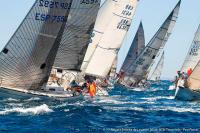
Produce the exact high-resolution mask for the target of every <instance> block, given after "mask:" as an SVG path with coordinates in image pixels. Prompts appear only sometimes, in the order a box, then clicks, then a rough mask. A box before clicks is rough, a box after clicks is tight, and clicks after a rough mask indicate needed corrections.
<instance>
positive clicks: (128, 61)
mask: <svg viewBox="0 0 200 133" xmlns="http://www.w3.org/2000/svg"><path fill="white" fill-rule="evenodd" d="M144 48H145V38H144V29H143V25H142V22H141V23H140V25H139V27H138V30H137V32H136V35H135V37H134V39H133V41H132V43H131V46H130V48H129V51H128V53H127V55H126V58H125V60H124V62H123V64H122V67H121V69H120V71H119V79H118V83H121V82H123V78H124V74H125V73H128V68H129V67H130V66H131V65H132V62H134V61H135V60H136V59H137V57H138V55H139V54H140V53H141V51H142V50H143V49H144ZM122 84H123V83H122Z"/></svg>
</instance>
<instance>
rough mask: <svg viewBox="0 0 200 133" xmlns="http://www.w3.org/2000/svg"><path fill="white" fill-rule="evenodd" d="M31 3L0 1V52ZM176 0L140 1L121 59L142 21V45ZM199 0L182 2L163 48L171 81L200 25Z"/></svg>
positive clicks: (165, 66) (30, 1)
mask: <svg viewBox="0 0 200 133" xmlns="http://www.w3.org/2000/svg"><path fill="white" fill-rule="evenodd" d="M34 1H35V0H12V1H7V0H4V1H1V4H0V18H1V19H0V20H1V21H0V31H1V32H0V50H1V49H2V48H3V47H4V46H5V44H6V43H7V42H8V40H9V38H10V37H11V36H12V34H13V33H14V32H15V30H16V29H17V27H18V26H19V24H20V23H21V21H22V20H23V18H24V17H25V15H26V14H27V12H28V11H29V9H30V7H31V6H32V4H33V3H34ZM177 2H178V0H140V3H139V5H138V7H137V11H136V14H135V16H134V21H133V24H132V26H131V30H130V32H129V34H128V36H127V37H126V39H125V40H126V41H125V43H124V45H123V47H122V49H121V51H120V60H122V59H123V57H124V55H125V53H126V52H127V50H128V47H129V46H130V43H131V41H132V39H133V37H134V35H135V32H136V30H137V27H138V25H139V23H140V21H141V20H142V22H143V26H144V32H145V40H146V44H147V43H148V42H149V40H150V39H151V38H152V36H153V35H154V34H155V32H156V31H157V30H158V28H159V26H160V25H161V24H162V23H163V21H164V20H165V19H166V18H167V16H168V15H169V13H170V12H171V10H172V9H173V8H174V6H175V5H176V3H177ZM199 6H200V0H182V3H181V8H180V12H179V18H178V20H177V23H176V25H175V27H174V29H173V32H172V35H171V36H170V38H169V40H168V42H167V44H166V47H165V64H164V70H163V77H167V78H172V77H173V76H174V75H175V73H176V71H177V70H178V69H180V67H181V65H182V63H183V60H184V58H185V56H186V54H187V51H188V49H189V47H190V44H191V42H192V40H193V37H194V33H195V31H196V30H197V27H198V25H199V24H200V10H199V9H200V8H199Z"/></svg>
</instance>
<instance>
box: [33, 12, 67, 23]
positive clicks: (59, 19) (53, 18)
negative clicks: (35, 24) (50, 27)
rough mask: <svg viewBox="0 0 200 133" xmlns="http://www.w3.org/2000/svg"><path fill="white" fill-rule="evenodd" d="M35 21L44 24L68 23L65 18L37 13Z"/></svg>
mask: <svg viewBox="0 0 200 133" xmlns="http://www.w3.org/2000/svg"><path fill="white" fill-rule="evenodd" d="M35 20H39V21H44V22H47V21H48V22H57V23H59V22H66V21H67V19H66V18H65V16H56V15H50V14H44V13H36V14H35Z"/></svg>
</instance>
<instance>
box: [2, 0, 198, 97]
mask: <svg viewBox="0 0 200 133" xmlns="http://www.w3.org/2000/svg"><path fill="white" fill-rule="evenodd" d="M138 2H139V0H105V2H104V3H103V4H102V5H100V3H101V0H92V1H84V0H59V2H58V1H56V0H52V1H48V0H46V1H41V0H36V1H35V3H34V4H33V6H32V7H31V9H30V11H29V12H28V14H27V15H26V17H25V18H24V20H23V21H22V23H21V24H20V26H19V27H18V29H17V30H16V32H15V33H14V35H13V36H12V37H11V38H10V40H9V41H8V43H7V44H6V46H5V47H4V48H3V50H2V51H1V53H0V87H1V88H0V89H6V90H10V91H17V92H21V93H28V94H32V95H40V96H48V97H56V98H72V97H73V98H74V97H80V96H81V95H82V94H81V92H80V93H74V91H72V90H71V89H69V86H70V84H71V83H72V82H74V83H75V82H77V83H78V84H81V85H83V84H84V83H85V80H86V77H87V78H89V79H93V80H95V82H96V83H97V88H99V89H100V90H101V91H104V94H105V95H107V94H108V93H107V91H106V89H105V88H106V87H108V84H109V80H110V81H111V79H112V80H114V81H113V82H112V85H111V86H112V87H113V86H114V84H115V82H116V81H117V80H118V83H120V84H122V85H125V86H126V87H128V88H133V87H137V86H138V85H139V84H140V83H141V81H143V80H147V79H148V80H153V81H158V80H160V77H161V74H162V68H163V65H164V52H163V49H164V46H165V44H166V42H167V40H168V38H169V36H170V35H171V33H172V30H173V27H174V26H175V23H176V20H177V18H178V13H179V8H180V4H181V0H179V2H178V3H177V5H176V6H175V8H174V9H173V10H172V12H171V13H170V15H169V16H168V17H167V19H166V20H165V21H164V23H163V24H162V25H161V26H160V28H159V29H158V31H157V32H156V33H155V35H154V36H153V37H152V39H151V40H150V41H149V43H148V44H147V45H146V46H145V37H144V29H143V25H142V23H140V25H139V27H138V30H137V32H136V35H135V38H134V39H133V41H132V44H131V46H130V48H129V50H128V53H127V55H126V58H125V60H124V62H123V65H122V67H121V68H120V71H119V73H118V74H116V69H117V62H118V58H117V56H118V52H119V49H120V48H121V46H122V44H123V41H124V40H125V38H126V37H127V32H128V31H129V28H130V25H131V23H132V19H133V16H134V14H135V11H136V7H137V4H138ZM199 39H200V26H199V27H198V30H197V32H196V33H195V37H194V39H193V42H192V45H191V47H190V49H189V52H188V54H187V56H186V59H185V61H184V64H183V66H182V69H181V72H187V70H188V69H190V70H193V72H192V73H191V75H189V77H188V79H187V83H188V84H187V87H178V88H177V90H176V94H175V97H176V98H178V99H183V100H193V99H200V91H199V89H200V76H199V73H200V56H199V54H200V50H199V49H200V46H199V45H200V44H199V42H200V40H199ZM159 53H162V54H161V56H160V60H159V61H158V63H157V65H156V67H155V69H154V70H151V69H152V68H151V66H152V65H153V63H154V62H155V58H156V57H157V56H158V55H159ZM150 71H152V73H151V75H150V74H149V73H150ZM110 84H111V82H110Z"/></svg>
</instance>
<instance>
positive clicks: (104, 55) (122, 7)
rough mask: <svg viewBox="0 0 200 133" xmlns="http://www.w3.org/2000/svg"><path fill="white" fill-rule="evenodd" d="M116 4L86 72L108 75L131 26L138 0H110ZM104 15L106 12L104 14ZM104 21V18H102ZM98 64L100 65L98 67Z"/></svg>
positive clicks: (95, 74)
mask: <svg viewBox="0 0 200 133" xmlns="http://www.w3.org/2000/svg"><path fill="white" fill-rule="evenodd" d="M108 1H110V2H112V3H113V4H114V7H113V8H111V9H110V11H109V12H112V16H110V18H109V20H110V21H109V23H108V24H107V25H106V29H105V30H104V33H103V35H102V37H101V38H100V40H99V41H98V45H97V48H96V49H95V51H94V53H93V55H92V57H91V60H90V61H89V64H88V66H87V68H86V71H85V73H86V74H89V75H94V76H98V77H106V76H107V75H108V73H109V71H110V69H111V67H112V64H113V62H114V60H115V58H116V57H117V53H118V50H119V48H120V46H121V44H122V42H123V39H124V37H125V35H126V33H127V31H128V29H129V27H130V24H131V21H132V17H133V15H134V13H135V9H136V5H137V3H138V0H108ZM102 15H104V14H102ZM102 21H103V19H102ZM97 66H98V67H97Z"/></svg>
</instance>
